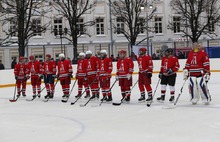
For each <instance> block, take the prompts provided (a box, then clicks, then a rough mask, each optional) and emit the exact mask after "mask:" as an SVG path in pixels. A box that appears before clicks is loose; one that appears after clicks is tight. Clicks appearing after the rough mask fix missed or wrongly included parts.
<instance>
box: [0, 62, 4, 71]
mask: <svg viewBox="0 0 220 142" xmlns="http://www.w3.org/2000/svg"><path fill="white" fill-rule="evenodd" d="M4 69H5V66H4V65H3V63H2V60H0V70H4Z"/></svg>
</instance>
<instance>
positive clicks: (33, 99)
mask: <svg viewBox="0 0 220 142" xmlns="http://www.w3.org/2000/svg"><path fill="white" fill-rule="evenodd" d="M45 88H46V87H45V86H44V88H43V89H41V90H40V93H41V92H42V91H43V90H44V89H45ZM37 97H38V95H36V96H35V97H33V98H32V99H30V100H28V99H26V101H29V102H30V101H33V100H35V99H36V98H37Z"/></svg>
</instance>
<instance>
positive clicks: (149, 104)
mask: <svg viewBox="0 0 220 142" xmlns="http://www.w3.org/2000/svg"><path fill="white" fill-rule="evenodd" d="M160 81H161V79H159V80H158V82H157V85H156V88H155V90H154V93H153V96H152V100H151V101H150V102H149V103H147V106H148V107H150V106H151V104H152V102H153V99H154V96H155V94H156V92H157V88H158V86H159V84H160Z"/></svg>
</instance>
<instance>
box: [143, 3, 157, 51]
mask: <svg viewBox="0 0 220 142" xmlns="http://www.w3.org/2000/svg"><path fill="white" fill-rule="evenodd" d="M153 8H154V6H153V5H148V4H147V5H146V6H142V7H141V10H144V9H146V30H147V32H146V36H147V37H146V39H147V52H148V54H150V52H149V49H150V47H149V46H150V43H149V39H150V37H149V20H150V19H151V18H152V15H153V14H154V12H155V11H156V10H157V8H156V7H155V8H154V9H153ZM149 9H153V10H152V12H151V14H150V15H149V14H148V12H149V11H148V10H149ZM151 53H152V51H151Z"/></svg>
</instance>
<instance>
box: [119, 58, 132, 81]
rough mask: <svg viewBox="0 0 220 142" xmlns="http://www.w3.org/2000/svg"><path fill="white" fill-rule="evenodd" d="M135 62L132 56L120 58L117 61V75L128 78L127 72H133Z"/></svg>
mask: <svg viewBox="0 0 220 142" xmlns="http://www.w3.org/2000/svg"><path fill="white" fill-rule="evenodd" d="M133 70H134V63H133V61H132V59H131V58H129V57H127V58H125V59H119V60H118V62H117V73H116V74H117V75H118V76H119V78H126V75H127V74H132V73H133Z"/></svg>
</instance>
